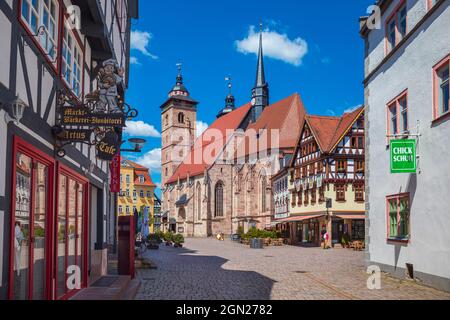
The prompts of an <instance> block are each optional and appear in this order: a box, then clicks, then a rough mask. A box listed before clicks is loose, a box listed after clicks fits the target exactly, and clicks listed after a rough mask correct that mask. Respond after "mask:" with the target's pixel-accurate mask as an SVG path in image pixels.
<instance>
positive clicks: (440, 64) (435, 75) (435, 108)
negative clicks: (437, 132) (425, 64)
mask: <svg viewBox="0 0 450 320" xmlns="http://www.w3.org/2000/svg"><path fill="white" fill-rule="evenodd" d="M445 66H447V67H449V70H450V54H448V55H447V56H446V57H445V58H444V59H442V60H441V61H439V62H438V63H437V64H436V65H435V66H434V67H433V121H436V120H440V119H442V118H446V117H448V116H449V115H450V110H449V111H447V112H446V113H443V114H441V115H439V108H440V107H441V106H440V105H439V77H438V72H439V71H440V70H441V69H443V68H444V67H445ZM449 99H450V98H449ZM449 104H450V101H449Z"/></svg>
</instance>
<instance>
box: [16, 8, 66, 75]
mask: <svg viewBox="0 0 450 320" xmlns="http://www.w3.org/2000/svg"><path fill="white" fill-rule="evenodd" d="M23 1H24V0H19V1H18V2H17V5H18V10H17V12H18V14H17V20H18V21H19V24H20V25H21V26H22V28H23V29H24V30H25V32H26V34H27V35H28V36H29V38H31V41H33V43H34V44H35V46H36V48H38V50H39V51H40V53H41V54H42V55H43V56H44V59H45V60H46V61H47V63H48V65H49V66H50V68H51V69H52V70H53V71H54V72H55V73H57V74H59V73H60V56H61V51H60V50H61V30H62V29H61V26H62V25H63V23H62V21H63V19H62V15H63V11H62V8H63V7H64V3H63V1H62V0H56V3H57V5H58V7H57V26H56V30H55V31H56V32H57V36H56V48H55V50H56V53H55V55H56V62H54V61H52V60H51V59H50V57H49V56H48V55H47V52H46V50H45V49H44V48H43V47H42V45H41V43H40V42H39V41H38V39H37V38H36V37H34V36H33V35H34V32H33V31H32V30H31V29H30V27H29V26H28V23H26V22H25V21H24V20H23V18H22V2H23ZM39 14H40V13H39ZM39 18H40V17H39ZM39 27H40V26H37V28H39Z"/></svg>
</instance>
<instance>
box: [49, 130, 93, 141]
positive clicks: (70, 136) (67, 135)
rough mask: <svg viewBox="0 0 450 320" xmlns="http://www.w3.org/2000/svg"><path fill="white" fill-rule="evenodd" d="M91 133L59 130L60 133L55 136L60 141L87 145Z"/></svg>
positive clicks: (87, 131)
mask: <svg viewBox="0 0 450 320" xmlns="http://www.w3.org/2000/svg"><path fill="white" fill-rule="evenodd" d="M92 133H93V131H92V130H90V129H61V132H60V133H57V135H56V136H57V138H58V139H60V140H61V141H70V142H86V143H89V142H90V141H91V137H92Z"/></svg>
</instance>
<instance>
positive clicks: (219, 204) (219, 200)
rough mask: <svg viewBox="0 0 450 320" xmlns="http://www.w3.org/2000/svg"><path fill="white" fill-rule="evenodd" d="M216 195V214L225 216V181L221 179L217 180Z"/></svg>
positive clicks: (216, 215)
mask: <svg viewBox="0 0 450 320" xmlns="http://www.w3.org/2000/svg"><path fill="white" fill-rule="evenodd" d="M214 195H215V205H214V216H215V217H223V183H222V182H221V181H219V182H217V184H216V188H215V191H214Z"/></svg>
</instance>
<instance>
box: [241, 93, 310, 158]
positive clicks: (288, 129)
mask: <svg viewBox="0 0 450 320" xmlns="http://www.w3.org/2000/svg"><path fill="white" fill-rule="evenodd" d="M305 114H306V111H305V107H304V105H303V102H302V100H301V97H300V95H299V94H297V93H296V94H293V95H291V96H289V97H287V98H285V99H283V100H280V101H278V102H276V103H274V104H272V105H270V106H267V107H266V108H265V109H264V111H263V113H262V114H261V116H260V117H259V119H258V120H257V121H256V122H255V123H252V124H250V125H249V126H248V128H247V130H246V132H245V140H244V141H245V143H243V142H244V141H243V142H242V143H241V144H240V145H239V146H238V150H237V151H236V157H238V158H240V157H242V156H244V155H245V156H247V155H249V154H252V153H254V150H255V149H256V146H254V144H253V143H251V142H252V141H253V140H252V136H254V134H255V133H256V134H258V133H263V134H262V135H260V138H259V139H257V140H258V145H259V146H258V149H256V150H258V151H265V150H268V149H270V148H272V146H273V147H274V148H280V149H282V150H283V149H294V148H295V145H296V142H297V139H298V136H299V134H300V130H301V128H302V127H303V123H304V119H305ZM251 129H253V130H251ZM269 130H279V131H278V132H279V141H277V142H275V141H274V142H272V139H271V138H272V134H271V132H269ZM264 133H266V134H264ZM261 137H262V138H261Z"/></svg>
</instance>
